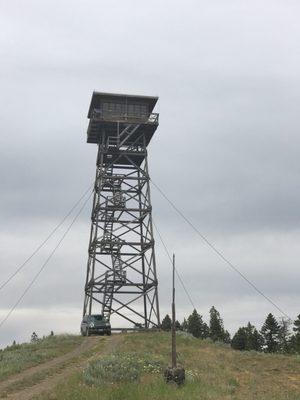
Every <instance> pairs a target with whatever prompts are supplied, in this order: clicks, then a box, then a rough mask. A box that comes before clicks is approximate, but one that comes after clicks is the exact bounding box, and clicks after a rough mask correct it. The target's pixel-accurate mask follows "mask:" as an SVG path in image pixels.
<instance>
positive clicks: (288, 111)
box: [0, 0, 300, 346]
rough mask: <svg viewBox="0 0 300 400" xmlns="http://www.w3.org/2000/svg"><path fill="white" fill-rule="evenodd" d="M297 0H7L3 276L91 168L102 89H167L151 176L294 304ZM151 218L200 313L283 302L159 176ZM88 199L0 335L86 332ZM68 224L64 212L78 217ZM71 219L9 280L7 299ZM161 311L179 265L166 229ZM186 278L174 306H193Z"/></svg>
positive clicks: (299, 215)
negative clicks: (95, 110) (95, 104)
mask: <svg viewBox="0 0 300 400" xmlns="http://www.w3.org/2000/svg"><path fill="white" fill-rule="evenodd" d="M299 13H300V4H299V2H298V1H296V0H295V1H292V0H282V1H280V0H265V1H263V2H262V1H260V0H252V1H242V0H239V1H233V0H229V1H223V0H216V1H203V0H201V1H199V0H195V1H189V0H187V1H184V2H183V1H174V0H172V1H151V2H149V1H147V2H146V1H141V0H139V1H137V0H136V1H132V0H127V1H126V2H124V1H121V0H119V1H113V0H111V1H101V0H100V1H99V0H97V1H96V0H95V1H91V0H86V1H78V0H77V1H76V0H72V1H71V0H69V1H67V0H59V1H55V0H51V1H50V0H43V1H40V0H36V1H33V0H27V1H21V0H19V1H16V0H10V1H7V0H0V26H1V29H0V56H1V63H0V89H1V90H0V126H1V135H0V184H1V196H0V283H2V282H3V281H4V280H5V279H6V278H7V277H9V276H10V274H11V273H12V272H13V271H14V270H15V269H16V268H17V267H18V266H19V265H20V264H21V263H22V262H23V261H24V259H25V258H26V257H27V256H29V255H30V254H31V252H32V251H33V250H34V249H35V248H36V246H37V245H38V244H39V243H40V242H41V241H42V240H43V239H44V238H45V237H46V236H47V235H48V233H49V232H50V231H51V229H52V228H53V227H54V226H55V225H56V224H57V223H58V222H59V221H60V220H61V219H62V217H63V216H64V215H65V214H66V212H67V211H68V210H69V209H70V208H71V206H72V205H73V204H74V203H75V202H76V200H77V199H78V198H79V197H80V196H81V194H82V193H83V192H84V191H85V190H86V189H87V188H88V186H89V185H90V184H91V182H92V180H93V178H94V170H95V158H96V146H95V145H91V144H86V129H87V123H88V120H87V118H86V115H87V110H88V106H89V102H90V98H91V94H92V91H93V90H97V91H106V92H120V93H131V94H145V95H157V96H159V98H160V99H159V104H158V106H157V109H156V110H157V111H158V112H160V126H159V129H158V131H157V132H156V134H155V136H154V138H153V141H152V143H151V144H150V146H149V165H150V171H151V176H152V178H153V180H154V181H155V182H156V183H157V184H158V185H159V186H160V187H161V188H162V189H163V190H164V191H165V192H166V193H167V195H168V196H169V197H170V198H171V199H172V200H173V201H174V202H175V203H176V205H177V206H178V207H179V208H180V209H181V210H182V211H183V212H184V213H185V214H186V215H187V216H188V218H190V219H191V221H193V223H194V224H195V225H196V226H197V227H198V229H199V230H200V231H201V232H202V233H204V234H205V235H207V237H208V238H209V240H210V241H212V242H213V243H214V244H215V245H216V246H217V248H218V249H221V250H222V252H223V253H224V254H225V255H226V257H227V258H229V259H230V260H231V262H232V263H233V264H234V265H236V266H237V267H238V268H239V269H240V271H241V272H242V273H244V274H246V275H247V277H248V278H249V279H250V280H252V281H253V282H254V283H255V284H257V286H258V287H259V288H260V289H261V290H262V291H263V292H264V293H265V294H266V295H267V296H269V297H271V298H272V299H273V300H274V301H275V302H276V303H277V304H278V305H279V306H280V307H281V308H282V309H283V310H284V311H285V312H286V313H287V314H288V315H290V316H291V317H292V318H295V316H296V315H297V314H299V313H300V304H299V303H300V293H299V284H298V283H299V281H300V270H299V259H300V248H299V242H300V230H299V227H300V208H299V204H300V184H299V172H300V171H299V153H300V147H299V145H300V137H299V101H300V90H299V83H300V82H299V80H300V46H299V42H300V25H299ZM152 200H153V215H154V219H155V221H156V224H157V225H158V227H159V229H160V231H161V233H162V234H163V236H164V238H165V241H166V243H167V245H168V247H169V249H170V251H171V252H172V251H175V253H176V257H177V267H178V270H179V271H180V273H181V276H182V279H183V280H184V282H185V283H186V287H187V288H188V290H189V291H190V294H191V297H192V299H193V302H194V303H195V305H196V307H197V309H198V311H199V312H200V313H201V314H202V315H203V316H204V319H206V320H207V318H208V310H209V308H210V307H211V306H212V305H215V307H216V308H217V309H218V310H219V311H220V312H221V315H222V317H223V318H224V323H225V327H226V328H227V329H229V330H230V332H232V333H233V332H234V331H235V329H236V328H237V327H238V326H241V325H243V324H246V323H247V322H248V320H250V321H251V322H252V323H254V324H256V325H257V326H258V327H260V325H261V323H262V322H263V320H264V318H265V317H266V314H267V313H268V312H273V313H274V314H275V315H276V316H277V317H278V318H279V317H280V313H279V312H278V311H277V310H276V309H274V307H272V306H271V304H269V303H267V302H266V300H265V299H263V298H262V297H260V296H259V295H258V294H257V293H256V292H255V291H253V289H252V288H251V287H249V285H248V284H247V283H245V282H244V281H243V280H242V279H241V278H240V277H239V276H238V275H237V274H236V273H234V272H233V271H232V270H230V269H229V268H228V266H227V265H226V264H224V262H223V261H222V260H220V259H219V258H218V257H217V256H216V255H215V254H214V253H213V252H212V251H211V250H210V249H209V248H208V247H207V246H206V244H205V243H203V241H201V239H200V238H199V237H198V236H197V235H195V233H194V232H193V231H192V230H191V228H190V227H189V226H188V225H186V224H185V222H184V221H183V220H182V219H181V218H180V217H179V216H178V215H177V214H176V213H175V212H174V211H173V210H172V209H170V206H169V205H168V204H167V203H166V201H165V200H164V199H163V198H162V197H161V196H160V194H159V193H158V192H157V191H156V190H155V188H154V187H153V188H152ZM90 209H91V202H89V203H88V205H87V207H86V209H85V211H84V212H83V213H82V214H81V216H80V219H79V220H78V221H77V222H76V224H75V225H74V227H73V228H72V230H71V232H70V233H69V235H68V236H67V237H66V239H65V241H64V242H63V244H62V246H61V247H60V248H59V250H58V252H57V253H56V254H55V256H54V258H53V259H52V260H51V262H50V263H49V264H48V265H47V267H46V268H45V270H44V271H43V272H42V274H41V275H40V277H39V279H38V280H37V282H36V283H35V285H34V286H33V287H32V289H31V290H30V292H28V294H27V295H26V296H25V298H24V299H23V300H22V302H21V303H20V304H19V306H18V308H17V309H16V311H15V312H14V313H13V314H12V315H11V316H10V318H9V319H8V320H7V321H6V323H5V324H4V325H3V326H2V327H1V329H0V346H1V345H5V344H7V343H11V342H12V341H13V340H14V339H16V340H17V341H23V340H27V339H29V337H30V334H31V333H32V331H33V330H35V331H36V332H37V333H38V334H39V335H43V334H48V333H49V331H50V330H51V329H53V330H54V331H55V332H63V331H66V332H78V329H79V324H80V319H81V312H82V303H83V286H84V279H85V272H86V259H87V247H88V238H89V225H90V220H89V214H90ZM69 221H70V220H69ZM66 227H67V224H66V225H64V226H63V227H62V230H60V231H59V232H58V233H57V235H56V236H55V237H54V238H53V239H52V240H51V241H50V242H49V243H48V245H47V246H45V247H44V248H43V249H42V250H41V251H40V253H39V254H38V255H37V256H36V257H35V258H34V259H33V260H32V262H31V263H30V264H28V265H27V267H26V268H25V269H24V270H23V271H22V273H20V274H19V275H18V276H17V277H16V278H15V279H14V280H13V281H11V283H10V284H9V285H7V286H6V287H5V289H3V290H2V291H0V318H3V317H4V316H5V315H6V314H7V312H8V311H9V309H10V308H11V307H12V305H13V304H14V302H15V301H16V299H17V298H18V296H20V294H21V293H22V291H23V290H24V289H25V287H26V285H28V283H29V282H30V280H31V279H32V277H33V276H34V274H35V273H36V272H37V270H38V269H39V268H40V265H41V263H42V262H43V261H44V260H45V259H46V258H47V256H48V255H49V253H50V252H51V250H52V248H53V247H54V245H55V244H56V243H57V241H58V240H59V238H60V236H61V235H62V233H63V231H64V230H65V229H66ZM156 250H157V268H158V274H159V280H160V281H162V282H164V290H163V291H162V290H161V291H160V300H161V313H162V314H163V315H164V314H165V313H166V312H169V311H170V305H169V303H170V290H169V289H170V288H169V287H168V284H167V283H166V282H167V281H168V277H169V274H170V265H169V263H168V259H167V258H166V255H165V253H164V251H163V248H162V246H161V244H160V242H159V239H158V237H157V238H156ZM191 308H192V306H191V304H190V303H189V300H188V299H187V297H186V295H185V294H184V292H183V291H182V288H181V287H180V285H179V284H178V318H179V319H182V318H183V316H184V315H186V314H188V313H190V312H191V311H192V309H191Z"/></svg>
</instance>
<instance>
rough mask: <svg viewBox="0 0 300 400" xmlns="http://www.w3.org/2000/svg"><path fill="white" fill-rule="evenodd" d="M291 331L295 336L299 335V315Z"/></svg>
mask: <svg viewBox="0 0 300 400" xmlns="http://www.w3.org/2000/svg"><path fill="white" fill-rule="evenodd" d="M293 331H294V332H295V334H296V335H297V334H299V335H300V314H299V315H298V317H297V319H296V320H295V321H294V327H293Z"/></svg>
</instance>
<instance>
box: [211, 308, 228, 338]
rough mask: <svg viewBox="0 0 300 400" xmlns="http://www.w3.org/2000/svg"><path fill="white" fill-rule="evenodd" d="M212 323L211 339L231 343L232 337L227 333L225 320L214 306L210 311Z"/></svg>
mask: <svg viewBox="0 0 300 400" xmlns="http://www.w3.org/2000/svg"><path fill="white" fill-rule="evenodd" d="M209 314H210V321H209V337H210V338H211V339H212V340H213V341H214V342H216V341H220V342H225V343H229V342H230V335H229V332H228V331H225V329H224V325H223V320H222V318H221V316H220V313H219V311H217V310H216V309H215V307H214V306H213V307H212V308H211V309H210V310H209Z"/></svg>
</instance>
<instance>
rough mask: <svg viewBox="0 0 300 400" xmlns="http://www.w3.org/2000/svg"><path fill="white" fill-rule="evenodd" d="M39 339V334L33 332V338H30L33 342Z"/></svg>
mask: <svg viewBox="0 0 300 400" xmlns="http://www.w3.org/2000/svg"><path fill="white" fill-rule="evenodd" d="M38 340H39V338H38V335H37V334H36V333H35V332H33V333H32V335H31V340H30V341H31V343H35V342H37V341H38Z"/></svg>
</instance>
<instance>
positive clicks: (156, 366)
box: [83, 353, 162, 386]
mask: <svg viewBox="0 0 300 400" xmlns="http://www.w3.org/2000/svg"><path fill="white" fill-rule="evenodd" d="M161 369H162V365H161V362H160V361H159V360H153V359H148V358H144V359H140V358H138V357H137V356H136V355H135V354H130V353H128V354H113V355H110V356H106V357H103V358H101V359H99V360H94V361H91V362H90V363H89V365H88V367H87V368H86V370H85V371H84V372H83V379H84V381H85V383H87V384H89V385H93V386H102V385H103V384H105V383H108V384H112V383H118V382H133V381H137V380H139V378H140V376H141V374H142V373H146V372H148V373H158V372H161Z"/></svg>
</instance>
